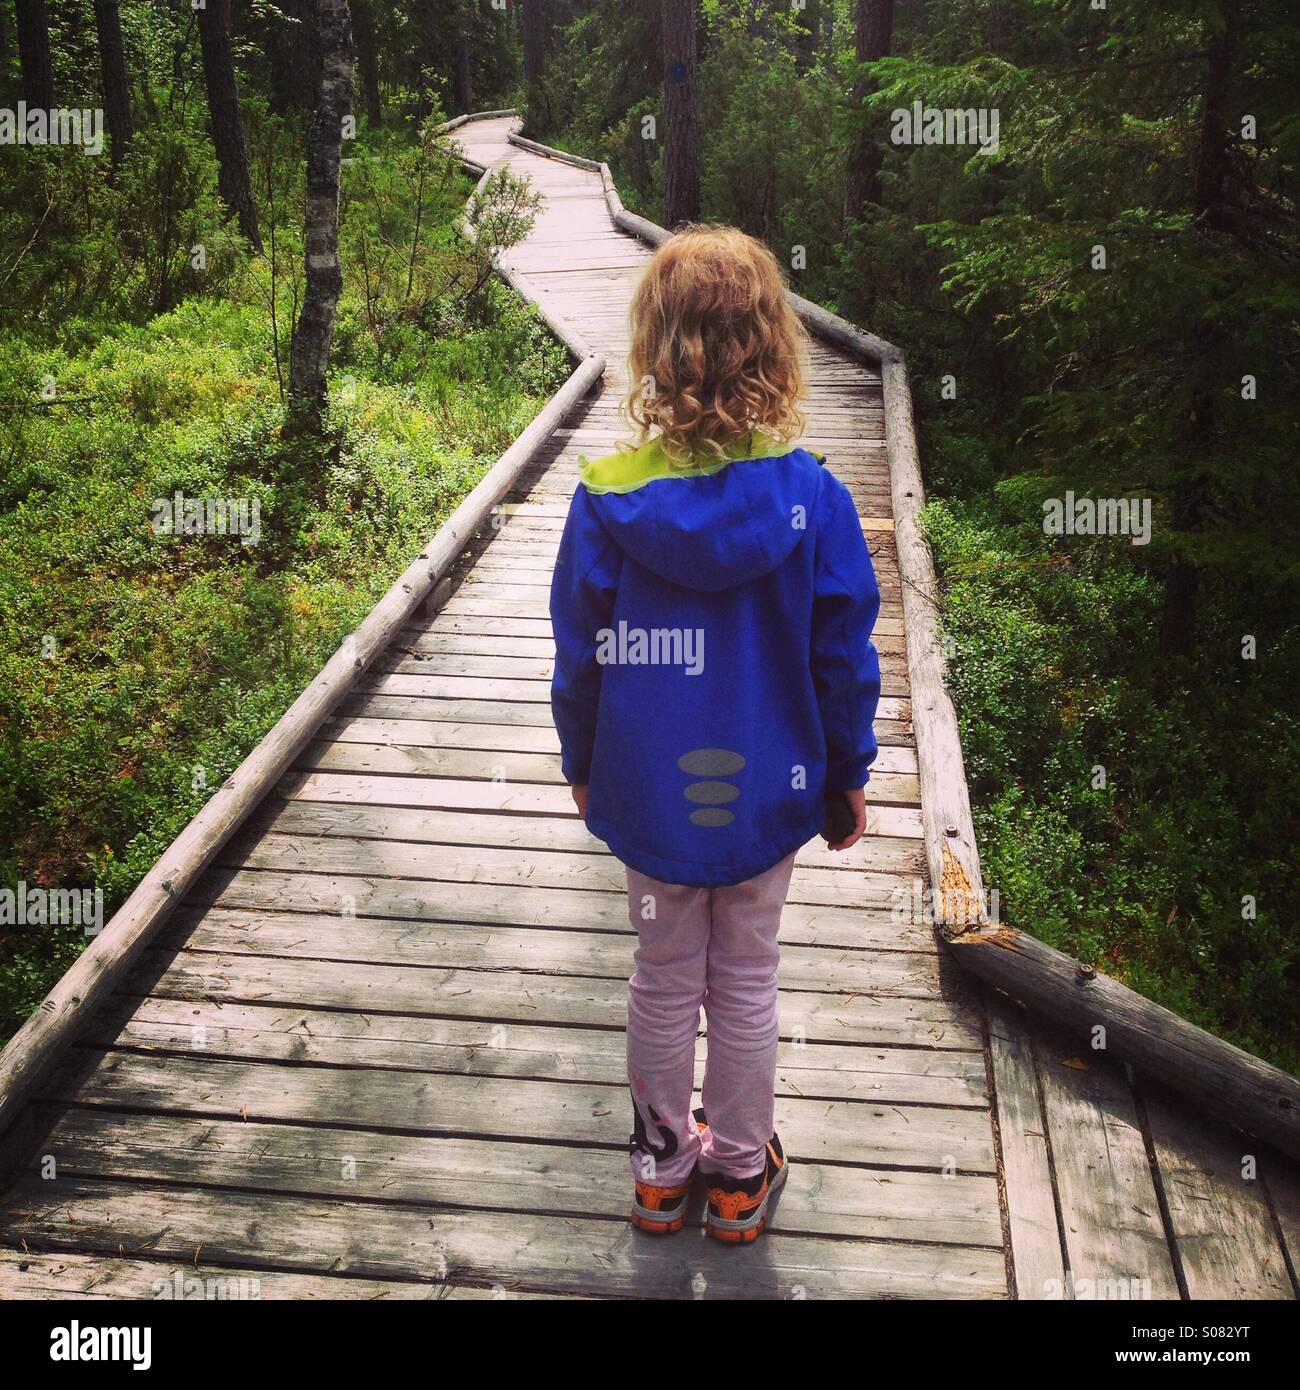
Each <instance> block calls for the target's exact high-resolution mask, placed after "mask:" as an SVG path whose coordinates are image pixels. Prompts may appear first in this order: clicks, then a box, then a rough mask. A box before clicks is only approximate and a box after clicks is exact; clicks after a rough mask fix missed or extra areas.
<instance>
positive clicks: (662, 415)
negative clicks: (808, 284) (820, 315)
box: [623, 226, 808, 466]
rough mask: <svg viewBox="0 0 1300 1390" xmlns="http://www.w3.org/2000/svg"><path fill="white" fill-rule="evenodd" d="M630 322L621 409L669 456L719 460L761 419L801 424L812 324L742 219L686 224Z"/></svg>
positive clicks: (635, 303) (790, 433) (639, 294)
mask: <svg viewBox="0 0 1300 1390" xmlns="http://www.w3.org/2000/svg"><path fill="white" fill-rule="evenodd" d="M631 328H632V349H631V353H630V354H629V357H628V369H629V373H630V377H631V383H632V385H631V390H630V391H629V393H628V396H627V399H626V400H625V402H624V407H623V408H624V412H625V414H626V415H627V418H628V420H629V421H630V422H631V423H632V425H633V426H635V427H636V428H637V429H638V430H639V431H640V434H641V441H642V442H645V441H646V440H647V439H649V438H650V437H651V436H652V435H657V436H658V437H659V439H660V441H661V443H662V445H663V448H664V452H665V453H666V454H667V455H668V457H669V459H670V460H671V461H672V462H673V463H674V464H677V465H681V466H685V465H687V464H689V463H690V461H691V458H692V455H695V454H700V453H703V454H704V455H706V456H711V457H713V458H719V459H720V458H722V457H724V455H725V452H726V450H727V449H728V447H730V446H733V445H735V444H737V443H738V442H740V441H741V440H743V439H744V438H745V437H746V436H747V435H748V434H750V433H751V432H753V431H755V430H759V431H762V432H763V433H765V434H769V435H772V436H774V437H775V438H777V439H781V440H786V441H789V440H792V439H796V438H797V437H798V436H799V435H800V434H801V433H802V432H803V430H804V427H805V425H806V418H805V416H804V413H803V411H801V410H800V409H799V406H798V402H799V399H800V398H801V397H802V395H803V393H804V372H803V362H804V357H805V351H806V344H807V336H808V335H807V334H806V333H805V331H804V328H803V325H802V324H801V323H800V322H799V320H798V318H797V317H796V316H795V313H794V310H793V309H791V307H790V303H789V301H788V300H787V298H786V294H785V282H784V280H783V278H782V275H781V268H780V266H779V265H778V264H777V260H776V257H775V256H773V254H772V253H771V252H770V251H769V250H768V249H767V247H766V246H764V245H763V243H762V242H760V241H756V240H755V239H754V238H753V237H751V236H747V235H746V234H745V233H744V232H741V231H738V230H737V229H736V228H735V227H720V226H691V227H686V228H684V229H683V230H682V231H680V232H678V233H677V235H676V236H674V237H672V238H670V239H669V240H668V241H666V242H664V243H663V245H662V246H660V248H659V249H658V251H656V252H655V254H654V256H653V258H652V259H651V261H650V264H649V266H648V267H647V268H646V272H645V274H644V275H643V276H642V277H641V282H640V284H638V286H637V288H636V293H635V294H634V295H633V297H632V308H631Z"/></svg>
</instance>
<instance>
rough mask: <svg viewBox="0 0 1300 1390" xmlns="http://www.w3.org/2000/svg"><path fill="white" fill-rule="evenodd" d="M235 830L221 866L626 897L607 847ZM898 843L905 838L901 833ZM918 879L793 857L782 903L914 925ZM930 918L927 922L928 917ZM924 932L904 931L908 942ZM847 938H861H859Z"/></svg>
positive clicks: (887, 943) (623, 879) (885, 944)
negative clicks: (548, 847) (584, 850)
mask: <svg viewBox="0 0 1300 1390" xmlns="http://www.w3.org/2000/svg"><path fill="white" fill-rule="evenodd" d="M258 829H260V827H258V828H256V829H254V830H253V831H252V832H250V833H248V834H245V835H242V836H240V837H238V839H237V840H236V841H235V842H233V843H232V844H231V845H229V846H228V847H227V848H226V849H225V850H223V851H222V853H221V855H220V856H218V859H219V863H220V865H221V866H222V867H224V868H244V869H265V870H269V871H271V872H273V873H310V874H323V875H327V876H330V875H346V874H350V875H354V876H355V875H360V876H362V877H366V878H403V879H406V878H410V879H418V880H421V881H440V882H443V883H449V884H453V885H457V886H459V885H462V884H499V885H513V886H518V887H525V888H559V889H570V888H576V889H583V890H590V891H594V892H604V893H609V894H616V895H617V896H618V898H619V901H620V902H622V901H624V900H625V899H624V894H625V893H626V890H627V871H626V869H625V868H624V866H623V865H622V864H621V863H620V862H619V861H618V860H617V859H615V858H614V856H613V855H611V854H581V853H580V854H571V853H567V852H565V851H541V850H532V849H529V850H523V849H515V848H509V847H498V846H495V845H475V846H473V847H461V846H458V845H443V844H437V843H412V842H410V841H389V840H384V839H359V840H358V839H352V838H349V837H346V836H342V835H332V836H324V837H322V836H317V835H300V834H293V833H288V832H283V831H276V832H272V833H258ZM899 843H904V844H905V843H906V842H905V841H903V842H899ZM922 886H923V885H922V883H921V882H920V881H918V876H917V874H916V873H915V871H914V870H913V871H909V870H907V869H904V870H902V871H896V870H891V869H886V870H883V871H879V870H873V869H866V870H863V869H847V870H846V869H838V868H822V867H814V866H807V867H805V866H801V865H797V866H796V868H795V872H794V875H793V878H792V881H791V890H790V893H789V894H788V896H787V899H786V901H787V903H791V904H816V905H820V906H825V907H837V908H874V909H876V912H875V914H873V916H872V917H871V918H869V919H868V920H870V921H881V920H883V921H884V922H885V923H887V924H888V925H889V926H891V927H893V926H897V927H899V928H900V929H901V928H902V927H903V926H909V925H912V924H913V922H914V921H915V920H918V919H919V918H920V917H921V916H922V914H921V913H920V912H919V911H918V909H919V908H921V907H923V906H924V903H923V901H922V900H921V898H920V889H921V888H922ZM927 925H928V923H927ZM629 930H630V928H629ZM919 939H921V933H920V932H916V931H913V932H910V933H909V944H908V946H907V947H906V949H914V946H913V944H912V943H914V942H915V941H917V940H919ZM836 944H845V945H849V946H856V945H864V944H865V942H862V941H859V940H857V939H854V940H850V941H848V942H844V943H839V942H837V943H836ZM872 946H873V948H874V949H877V950H879V949H885V950H889V949H891V947H892V949H904V947H903V946H902V945H901V943H899V942H897V941H892V942H891V938H890V936H889V933H888V932H881V933H879V935H878V937H877V939H875V940H873V942H872Z"/></svg>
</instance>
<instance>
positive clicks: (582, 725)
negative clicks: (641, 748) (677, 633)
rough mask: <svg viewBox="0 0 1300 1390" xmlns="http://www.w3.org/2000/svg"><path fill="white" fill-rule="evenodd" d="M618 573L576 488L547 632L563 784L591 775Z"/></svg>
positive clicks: (618, 558) (614, 551) (608, 544)
mask: <svg viewBox="0 0 1300 1390" xmlns="http://www.w3.org/2000/svg"><path fill="white" fill-rule="evenodd" d="M621 569H622V553H621V552H620V550H619V549H618V547H617V545H615V544H614V542H613V541H612V540H611V539H610V536H609V534H608V532H607V531H606V530H605V528H604V527H603V526H602V525H601V524H600V518H599V517H598V516H597V515H596V512H595V508H594V507H593V506H592V504H591V498H590V497H589V496H588V494H587V490H586V488H584V487H581V486H579V488H578V490H577V492H575V493H574V495H573V501H572V503H571V504H570V506H569V515H568V518H567V520H566V521H565V523H564V534H563V536H562V537H561V538H560V550H559V555H558V557H557V559H556V561H555V573H554V575H553V576H552V579H551V628H552V630H553V632H554V635H555V673H554V675H553V676H552V678H551V713H552V715H553V716H554V718H555V727H556V730H557V731H558V733H559V735H560V760H561V766H562V768H563V771H564V780H565V781H566V782H568V783H569V784H570V785H571V786H573V785H582V784H583V783H585V782H587V781H588V780H589V778H590V776H591V751H592V745H593V744H594V743H595V740H596V708H597V705H598V704H599V702H600V677H601V667H600V663H599V662H598V661H597V659H596V651H597V645H598V641H599V638H598V634H599V632H600V630H601V629H602V628H606V627H609V625H610V623H611V620H612V618H613V613H614V597H615V594H616V593H617V591H618V577H619V573H620V570H621Z"/></svg>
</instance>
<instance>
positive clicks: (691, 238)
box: [551, 227, 880, 1242]
mask: <svg viewBox="0 0 1300 1390" xmlns="http://www.w3.org/2000/svg"><path fill="white" fill-rule="evenodd" d="M803 346H804V335H803V330H802V328H801V326H800V324H799V322H798V320H797V319H796V318H795V316H794V314H793V312H792V310H791V309H790V306H789V303H788V301H787V299H786V297H785V290H784V285H783V284H782V279H781V272H780V270H779V269H778V266H777V263H776V260H775V258H774V257H773V256H772V255H771V253H770V252H769V251H768V250H767V249H766V248H765V247H764V246H762V245H761V244H760V243H759V242H757V241H755V240H754V239H753V238H751V237H748V236H745V235H744V234H743V233H741V232H738V231H735V230H733V229H731V228H728V227H695V228H690V229H688V230H686V231H684V232H681V233H679V234H678V235H676V236H674V237H673V238H672V239H671V240H670V241H668V242H666V243H665V244H664V245H663V246H662V247H660V249H659V250H658V252H657V253H656V254H655V256H654V258H653V259H652V260H651V262H650V265H649V266H648V268H647V270H646V273H645V276H644V278H643V279H642V281H641V283H640V285H639V287H638V289H637V291H636V294H635V296H634V298H633V301H632V352H631V358H630V363H629V365H630V368H631V380H632V383H633V387H632V392H631V394H630V396H629V398H628V403H627V410H628V414H629V416H630V418H631V420H632V422H633V423H634V425H635V426H636V427H637V428H638V429H639V430H640V433H641V438H642V441H643V442H642V444H641V447H639V448H636V449H624V450H623V451H621V452H619V453H615V454H613V455H611V456H610V457H608V458H603V459H598V460H596V461H595V462H588V461H587V460H585V459H584V460H583V461H582V465H581V469H580V475H581V485H580V486H579V488H578V490H577V492H576V494H575V495H574V499H573V504H572V506H571V507H570V509H569V516H568V521H567V523H566V525H565V528H564V536H563V539H562V540H561V542H560V551H559V558H558V560H557V562H556V568H555V577H554V581H553V584H552V588H551V620H552V624H553V627H554V630H555V646H556V655H555V676H554V681H553V683H552V688H551V696H552V708H553V711H554V715H555V725H556V728H557V729H558V731H559V735H560V745H561V749H562V754H563V757H562V761H563V769H564V777H565V780H566V781H568V782H569V784H570V785H571V786H572V789H573V797H574V800H575V802H576V803H577V807H578V812H579V814H580V815H581V816H582V817H583V819H584V820H585V821H586V823H587V826H588V828H589V829H590V830H591V831H592V833H593V834H595V835H597V836H599V837H600V838H601V839H602V840H604V841H605V843H606V844H608V846H609V847H610V849H611V850H612V851H613V852H614V853H615V854H616V855H617V856H618V858H619V859H621V860H622V861H623V863H624V864H625V865H626V866H627V881H628V904H629V912H630V916H631V921H632V925H633V927H634V928H635V929H636V931H637V935H638V943H639V944H638V947H637V950H636V956H635V959H636V971H635V974H634V975H633V976H632V979H631V981H630V982H629V989H628V1024H627V1062H628V1081H629V1084H630V1086H631V1090H632V1103H633V1113H634V1132H633V1134H632V1138H631V1140H630V1148H631V1153H632V1173H633V1178H634V1180H635V1196H634V1200H633V1206H632V1212H631V1220H632V1222H633V1224H634V1225H636V1226H638V1227H640V1228H641V1229H642V1230H644V1231H651V1232H656V1233H667V1232H670V1231H677V1230H680V1229H681V1227H682V1225H683V1221H684V1215H685V1210H686V1203H687V1197H688V1190H689V1184H690V1180H691V1178H692V1175H693V1174H694V1173H695V1172H696V1170H697V1168H698V1170H699V1172H700V1174H701V1176H702V1177H703V1180H704V1183H705V1187H706V1190H707V1207H706V1218H705V1219H706V1228H707V1230H708V1233H709V1234H710V1235H712V1236H715V1237H717V1238H718V1239H720V1240H726V1241H733V1242H734V1241H750V1240H753V1239H755V1238H756V1237H757V1236H758V1235H759V1234H760V1233H761V1231H762V1230H763V1226H764V1224H765V1222H766V1219H767V1210H768V1200H769V1197H770V1196H771V1195H772V1194H773V1193H774V1192H775V1191H776V1190H777V1189H778V1188H779V1186H780V1185H781V1183H782V1182H783V1181H784V1179H785V1174H786V1166H785V1165H786V1160H785V1155H784V1153H783V1151H782V1148H781V1142H780V1140H779V1139H778V1138H777V1136H776V1134H775V1133H774V1131H773V1126H772V1115H773V1089H774V1085H775V1074H776V1055H777V1037H778V1032H777V981H776V970H777V963H778V960H779V951H778V948H777V929H778V927H779V925H780V919H781V908H782V905H783V903H784V901H785V895H786V891H787V888H788V886H789V883H790V875H791V871H792V869H793V866H794V857H795V852H796V851H797V850H798V849H799V847H800V846H801V845H802V844H804V843H805V842H806V841H807V840H809V839H811V838H812V837H813V836H814V835H816V834H817V833H818V831H819V829H820V828H821V827H822V825H823V822H824V821H825V818H826V800H827V794H828V789H829V791H830V792H831V793H834V792H839V793H843V794H845V796H846V798H847V801H848V803H849V805H850V806H851V808H852V811H853V819H854V826H853V830H852V832H851V833H849V834H847V835H845V836H844V838H843V839H842V840H840V841H839V843H838V844H834V845H832V848H833V849H847V848H848V847H849V846H850V845H852V844H854V843H856V841H857V839H858V837H859V836H860V835H861V834H862V832H863V830H864V829H865V826H866V809H865V802H864V797H863V784H864V783H865V782H866V780H867V769H868V767H869V766H870V764H871V762H872V760H873V759H874V757H875V756H876V741H875V737H874V735H873V732H872V720H873V718H874V717H875V712H876V702H877V699H878V697H879V693H880V673H879V665H878V662H877V659H876V651H875V648H874V646H873V645H872V642H871V630H872V627H873V625H874V623H875V620H876V614H877V611H878V610H879V607H880V595H879V590H878V589H877V587H876V580H875V576H874V574H873V572H872V567H871V559H870V556H869V554H868V551H867V546H866V543H865V542H864V540H863V536H862V526H861V523H860V522H859V519H858V515H857V511H856V508H855V507H854V505H853V501H852V498H851V497H850V496H849V493H848V490H847V489H846V488H845V487H844V485H843V483H841V482H840V481H839V480H838V479H837V478H835V477H834V475H833V474H831V473H829V472H828V471H827V470H826V469H825V468H823V467H822V466H821V460H820V459H819V458H817V457H815V456H814V455H813V454H810V453H809V452H808V451H807V450H805V449H800V448H796V447H795V446H794V445H793V444H792V443H791V442H790V441H791V440H793V439H795V438H797V436H798V435H799V433H800V432H801V430H802V428H803V425H804V417H803V415H802V414H801V412H800V411H799V409H798V404H797V403H798V400H799V398H800V396H801V395H802V372H801V366H800V363H801V353H802V349H803ZM701 1006H703V1008H704V1011H705V1017H706V1020H707V1025H708V1060H707V1065H706V1069H705V1073H704V1087H703V1096H702V1099H703V1107H702V1109H698V1110H695V1111H694V1112H692V1109H691V1091H692V1086H693V1078H694V1067H695V1043H696V1034H697V1032H698V1029H699V1022H700V1008H701Z"/></svg>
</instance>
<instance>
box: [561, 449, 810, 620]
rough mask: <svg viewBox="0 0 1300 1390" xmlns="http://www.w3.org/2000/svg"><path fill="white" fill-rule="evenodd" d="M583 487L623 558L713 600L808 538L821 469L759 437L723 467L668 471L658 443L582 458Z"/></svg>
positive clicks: (804, 455) (803, 453)
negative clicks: (702, 593)
mask: <svg viewBox="0 0 1300 1390" xmlns="http://www.w3.org/2000/svg"><path fill="white" fill-rule="evenodd" d="M579 476H580V477H581V479H582V484H583V486H584V487H585V488H586V490H587V492H588V493H589V494H590V496H591V501H592V504H593V506H594V508H595V511H596V514H597V516H598V517H599V518H600V521H601V524H602V525H603V526H604V528H605V530H606V531H607V532H608V533H609V535H610V536H611V538H612V539H613V540H614V542H615V544H617V546H618V547H619V549H620V550H622V552H623V553H624V554H625V555H627V556H628V557H629V558H630V559H632V560H635V561H636V562H637V564H639V565H643V566H644V567H645V568H646V569H648V570H651V571H652V572H653V573H655V574H657V575H659V576H660V578H662V579H666V580H668V581H669V582H670V583H673V584H679V585H681V586H682V587H683V588H687V589H699V590H703V591H705V592H709V593H713V592H717V591H719V590H722V589H730V588H733V587H734V586H735V585H737V584H744V583H747V582H748V581H749V580H752V579H757V578H758V577H759V576H760V575H763V574H767V573H768V572H769V571H770V570H773V569H775V568H776V567H777V566H778V565H779V564H781V563H782V562H783V561H784V560H785V559H786V558H787V557H788V556H789V555H790V553H791V552H792V551H793V550H794V548H795V547H796V546H797V545H798V544H799V543H800V541H801V540H802V539H803V538H804V536H805V535H806V534H807V528H808V524H809V521H810V518H811V516H812V514H813V508H814V504H815V501H816V498H817V494H818V491H819V490H820V488H821V480H822V470H821V461H820V460H819V459H818V458H817V457H816V456H815V455H813V454H810V453H809V452H808V451H807V450H806V449H798V448H794V447H793V446H791V445H786V444H781V443H779V442H778V441H776V440H773V439H770V438H766V437H764V436H761V435H754V436H752V437H751V439H750V440H749V441H748V443H747V444H746V445H745V446H743V447H741V448H737V449H733V450H729V451H728V457H727V458H726V460H725V461H719V460H710V461H708V462H701V463H693V464H692V465H691V466H689V467H686V468H682V467H675V466H674V465H673V464H672V462H671V461H670V460H669V459H668V457H667V455H666V454H665V452H664V450H663V447H662V445H661V444H660V443H659V441H658V440H651V441H650V442H649V443H648V444H645V445H643V446H642V447H641V448H639V449H636V450H625V451H623V452H621V453H616V454H610V455H608V456H607V457H605V458H601V459H596V460H594V461H588V460H586V459H583V460H582V461H581V465H580V468H579Z"/></svg>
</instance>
